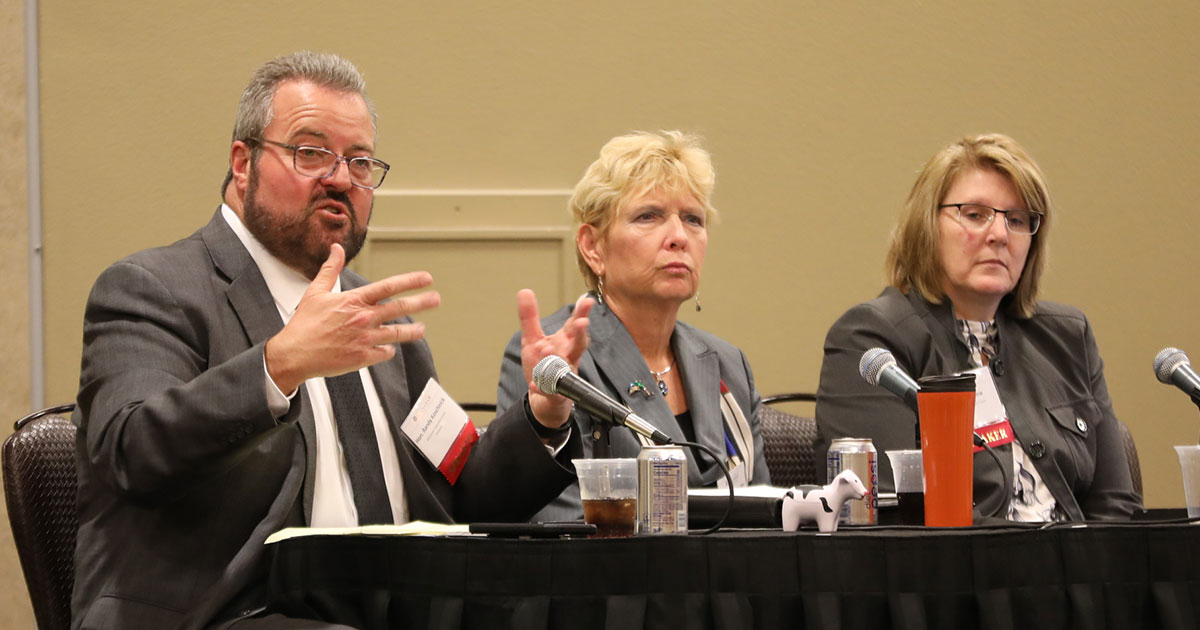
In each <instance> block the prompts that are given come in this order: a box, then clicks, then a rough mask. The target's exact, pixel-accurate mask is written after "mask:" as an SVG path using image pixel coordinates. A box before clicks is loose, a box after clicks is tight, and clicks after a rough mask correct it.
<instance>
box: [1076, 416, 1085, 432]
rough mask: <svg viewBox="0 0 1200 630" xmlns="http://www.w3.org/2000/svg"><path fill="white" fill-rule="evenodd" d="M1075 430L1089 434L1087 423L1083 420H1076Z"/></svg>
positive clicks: (1078, 418)
mask: <svg viewBox="0 0 1200 630" xmlns="http://www.w3.org/2000/svg"><path fill="white" fill-rule="evenodd" d="M1075 428H1076V429H1079V432H1080V433H1087V423H1086V422H1084V421H1083V418H1080V417H1076V418H1075Z"/></svg>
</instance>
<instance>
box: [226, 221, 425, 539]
mask: <svg viewBox="0 0 1200 630" xmlns="http://www.w3.org/2000/svg"><path fill="white" fill-rule="evenodd" d="M221 216H222V217H224V218H225V222H226V223H228V224H229V227H230V228H231V229H233V233H234V234H236V235H237V237H238V239H239V240H240V241H241V242H242V245H244V246H245V247H246V250H247V251H248V252H250V257H251V258H253V259H254V263H255V264H256V265H258V270H259V271H260V272H261V273H262V276H263V279H264V280H266V282H267V288H268V289H269V290H270V291H271V297H272V298H273V299H274V300H275V306H276V308H278V309H279V315H280V317H282V318H283V323H284V324H285V325H286V324H287V323H288V322H289V321H291V319H292V315H294V314H295V312H296V307H297V306H298V305H299V304H300V298H302V297H303V296H304V292H305V291H307V290H308V285H309V282H310V281H309V279H308V278H306V277H304V275H303V274H301V273H300V272H298V271H296V270H295V269H292V268H291V267H288V266H287V265H285V264H284V263H283V262H282V261H280V260H279V259H278V258H276V257H274V256H272V255H271V254H270V252H268V251H267V250H266V248H265V247H263V245H262V243H260V242H258V239H256V238H254V235H252V234H250V232H249V230H247V229H246V226H245V225H243V224H242V221H241V219H240V218H239V217H238V216H237V214H236V213H235V212H234V211H233V209H232V208H230V207H229V206H228V205H225V204H222V205H221ZM341 290H342V282H341V279H340V278H339V279H338V281H337V283H336V284H335V285H334V287H333V292H334V293H339V292H341ZM263 371H264V378H265V387H266V389H267V400H268V402H269V405H270V408H271V412H272V413H274V414H275V417H277V418H278V417H282V416H283V415H284V414H286V413H287V411H288V408H289V407H290V406H291V397H292V396H295V395H296V394H295V392H292V394H291V395H290V396H289V395H285V394H284V393H283V392H281V391H279V387H277V386H276V385H275V382H274V381H273V380H271V377H270V375H269V374H266V363H265V357H264V363H263ZM358 375H359V377H360V378H361V379H362V384H363V392H364V393H365V394H366V396H367V406H368V407H369V408H370V410H371V422H372V424H374V425H375V439H376V441H377V442H378V443H379V455H380V458H381V459H382V461H383V480H384V482H385V483H386V485H387V493H388V498H389V499H390V500H391V504H392V518H393V519H395V522H396V523H397V524H400V523H405V522H407V521H408V506H407V504H406V503H405V499H404V483H403V479H401V477H400V459H399V457H398V456H397V454H396V444H395V442H394V441H393V440H392V431H391V428H390V427H389V426H388V418H387V415H386V414H385V413H384V411H383V405H382V404H380V402H379V393H378V392H377V391H376V390H375V381H374V380H372V379H371V372H370V370H368V369H367V368H362V369H360V370H359V371H358ZM304 386H305V387H306V388H308V399H309V402H310V403H311V404H312V410H313V421H314V423H315V424H316V431H317V440H316V441H317V456H316V458H315V459H316V462H317V471H316V475H315V488H314V490H313V507H312V520H311V521H310V522H309V526H311V527H355V526H357V525H358V510H357V509H356V508H355V507H354V491H353V490H352V489H351V487H350V472H349V470H348V469H347V468H346V459H345V457H344V456H343V454H342V443H341V442H340V441H339V440H338V436H337V424H336V423H335V422H334V418H333V405H332V403H330V401H329V390H328V389H326V387H325V379H324V378H310V379H308V380H307V381H305V382H304ZM296 391H299V389H297V390H296Z"/></svg>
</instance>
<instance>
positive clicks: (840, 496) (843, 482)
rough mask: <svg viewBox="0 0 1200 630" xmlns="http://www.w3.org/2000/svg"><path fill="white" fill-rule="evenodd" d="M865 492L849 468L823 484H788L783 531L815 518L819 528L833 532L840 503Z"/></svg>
mask: <svg viewBox="0 0 1200 630" xmlns="http://www.w3.org/2000/svg"><path fill="white" fill-rule="evenodd" d="M797 495H800V496H799V497H797ZM866 496H867V489H866V488H864V487H863V484H862V480H861V479H859V478H858V475H856V474H854V471H853V470H849V469H846V470H843V471H842V472H841V473H839V474H838V476H836V477H834V478H833V481H831V482H829V485H827V486H824V487H821V486H800V487H799V488H792V489H791V490H788V491H787V493H785V494H784V495H783V531H785V532H794V531H796V530H797V529H798V528H799V527H800V523H810V522H814V521H815V522H816V524H817V529H819V530H821V532H823V533H829V532H836V531H837V526H838V515H839V514H840V513H841V511H842V504H843V503H845V502H846V500H847V499H862V498H864V497H866Z"/></svg>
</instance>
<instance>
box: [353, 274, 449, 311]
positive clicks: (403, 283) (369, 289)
mask: <svg viewBox="0 0 1200 630" xmlns="http://www.w3.org/2000/svg"><path fill="white" fill-rule="evenodd" d="M432 285H433V276H431V275H429V272H428V271H412V272H409V273H402V274H400V275H398V276H391V277H390V278H384V279H383V280H378V281H375V282H372V283H371V284H368V285H365V286H361V287H359V288H357V289H354V290H353V291H348V293H351V294H353V295H355V296H357V297H358V298H359V299H361V300H362V301H363V302H364V303H366V304H377V303H379V302H380V301H382V300H386V299H387V298H390V297H392V296H395V295H399V294H401V293H404V292H406V291H414V290H416V289H424V288H426V287H429V286H432ZM434 306H437V305H436V304H434Z"/></svg>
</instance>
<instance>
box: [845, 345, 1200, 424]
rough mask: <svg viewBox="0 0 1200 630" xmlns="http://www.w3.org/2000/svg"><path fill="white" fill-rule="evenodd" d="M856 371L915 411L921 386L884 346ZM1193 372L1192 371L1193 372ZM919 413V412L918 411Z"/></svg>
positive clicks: (865, 355)
mask: <svg viewBox="0 0 1200 630" xmlns="http://www.w3.org/2000/svg"><path fill="white" fill-rule="evenodd" d="M858 372H859V373H860V374H862V377H863V380H864V381H866V382H867V384H868V385H878V386H880V387H882V388H884V389H886V390H888V391H889V392H892V393H893V394H895V395H896V396H898V397H899V398H901V399H902V400H904V402H905V403H906V404H907V405H908V406H909V408H910V409H912V410H913V411H914V412H917V392H918V391H920V389H921V386H920V385H918V384H917V382H916V381H914V380H913V378H912V377H911V376H909V375H908V372H905V371H904V368H902V367H900V366H899V365H898V364H897V363H896V357H895V356H894V355H893V354H892V351H891V350H888V349H886V348H871V349H870V350H867V351H866V352H864V353H863V355H862V360H860V361H859V362H858ZM1193 374H1194V372H1193ZM918 415H919V412H918ZM972 435H974V436H975V437H974V441H975V446H982V447H984V448H988V447H987V443H986V442H985V441H984V439H983V438H981V437H979V435H977V434H974V433H973V434H972ZM916 436H917V448H920V447H921V423H920V422H919V421H918V422H917V424H916Z"/></svg>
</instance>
